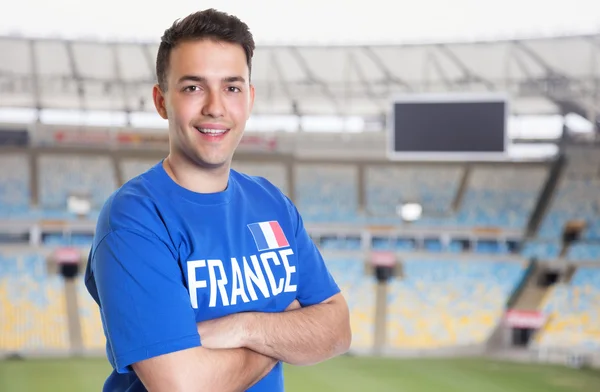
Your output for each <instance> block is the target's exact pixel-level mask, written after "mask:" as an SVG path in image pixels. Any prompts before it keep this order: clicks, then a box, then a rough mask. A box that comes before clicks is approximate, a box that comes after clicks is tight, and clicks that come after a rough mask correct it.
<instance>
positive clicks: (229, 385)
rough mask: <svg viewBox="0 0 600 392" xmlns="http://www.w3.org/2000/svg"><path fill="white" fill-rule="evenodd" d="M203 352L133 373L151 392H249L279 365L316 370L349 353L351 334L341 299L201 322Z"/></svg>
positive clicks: (166, 358)
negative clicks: (309, 367) (330, 359)
mask: <svg viewBox="0 0 600 392" xmlns="http://www.w3.org/2000/svg"><path fill="white" fill-rule="evenodd" d="M198 332H199V334H200V336H201V339H202V347H196V348H192V349H186V350H181V351H177V352H173V353H170V354H165V355H160V356H157V357H154V358H150V359H146V360H143V361H140V362H138V363H136V364H134V365H133V369H134V370H135V372H136V374H137V375H138V377H139V378H140V380H141V381H142V382H143V383H144V385H145V386H146V389H148V390H149V391H152V392H154V391H157V392H162V391H173V392H179V391H192V390H193V391H215V390H218V391H223V392H227V391H232V392H233V391H245V390H246V389H248V388H250V387H251V386H252V385H254V384H256V383H257V382H258V381H260V380H261V379H262V378H263V377H264V376H265V375H267V374H268V373H269V372H270V371H271V369H273V367H274V366H275V364H276V363H277V362H278V361H283V362H286V363H289V364H292V365H311V364H315V363H318V362H322V361H324V360H327V359H329V358H332V357H335V356H337V355H340V354H342V353H344V352H346V351H347V350H348V348H349V346H350V341H351V331H350V324H349V314H348V307H347V304H346V301H345V299H344V297H343V296H342V295H341V294H336V295H334V296H332V297H331V298H329V299H327V300H325V301H323V302H321V303H319V304H316V305H312V306H307V307H304V308H301V307H300V305H299V303H298V302H297V301H294V302H293V303H292V304H291V305H290V306H289V307H288V308H287V309H286V311H285V312H282V313H260V312H248V313H237V314H232V315H229V316H226V317H222V318H219V319H215V320H209V321H204V322H201V323H198Z"/></svg>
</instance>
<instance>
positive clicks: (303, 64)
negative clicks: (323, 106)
mask: <svg viewBox="0 0 600 392" xmlns="http://www.w3.org/2000/svg"><path fill="white" fill-rule="evenodd" d="M288 49H289V50H290V52H291V53H292V56H294V58H295V59H296V61H297V62H298V64H299V65H300V68H302V70H303V71H304V73H305V74H306V77H307V79H308V81H309V82H310V83H312V84H316V85H319V86H320V87H321V91H322V92H323V95H325V96H326V97H327V98H328V99H329V100H330V101H331V102H332V103H333V106H334V107H335V110H336V111H337V114H340V113H341V108H340V104H339V102H338V100H337V98H336V96H335V95H334V94H333V93H332V92H331V90H330V89H329V86H327V84H326V83H325V82H323V81H322V80H319V79H318V78H317V77H316V76H315V74H314V73H313V71H312V70H311V69H310V67H309V66H308V63H307V61H306V59H305V58H304V57H303V56H302V54H301V53H300V51H299V50H298V48H296V47H293V46H291V47H289V48H288Z"/></svg>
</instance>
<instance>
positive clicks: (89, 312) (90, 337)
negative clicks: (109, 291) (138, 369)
mask: <svg viewBox="0 0 600 392" xmlns="http://www.w3.org/2000/svg"><path fill="white" fill-rule="evenodd" d="M77 298H78V307H79V309H78V310H79V321H80V323H81V334H82V339H83V347H84V348H85V349H86V350H102V349H104V348H105V345H106V339H105V337H104V330H103V328H102V322H101V320H100V313H99V312H98V305H97V304H96V302H94V300H93V299H92V297H90V295H89V293H88V292H87V290H86V288H85V285H84V282H83V280H81V279H80V280H78V281H77Z"/></svg>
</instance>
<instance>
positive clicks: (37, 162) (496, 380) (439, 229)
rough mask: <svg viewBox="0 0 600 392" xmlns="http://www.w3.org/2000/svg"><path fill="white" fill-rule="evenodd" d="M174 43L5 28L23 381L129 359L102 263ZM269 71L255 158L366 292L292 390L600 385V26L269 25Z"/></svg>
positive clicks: (0, 182) (262, 75)
mask: <svg viewBox="0 0 600 392" xmlns="http://www.w3.org/2000/svg"><path fill="white" fill-rule="evenodd" d="M157 49H158V44H157V43H156V42H143V43H140V42H117V41H115V42H105V41H100V40H98V41H93V40H84V39H80V40H76V39H54V38H43V39H42V38H31V37H13V36H0V53H2V54H3V55H2V57H0V111H1V112H2V118H3V120H2V122H1V123H0V168H1V170H0V391H2V392H16V391H38V390H45V391H50V392H53V391H82V390H86V391H88V390H101V386H102V383H103V382H104V380H105V378H106V376H107V375H108V374H109V371H110V367H109V364H108V362H107V361H106V353H105V344H106V340H105V337H104V333H103V329H102V324H101V320H100V315H99V312H98V308H97V305H96V304H95V302H94V301H93V299H92V298H91V297H90V296H89V294H88V293H87V291H86V289H85V286H84V282H83V279H82V273H83V271H84V269H85V264H86V262H87V256H88V251H89V247H90V244H91V241H92V238H93V235H94V230H95V225H96V218H97V216H98V211H99V209H100V208H101V207H102V205H103V203H104V202H105V200H106V199H107V197H108V196H109V195H110V194H111V193H113V192H114V191H115V190H116V189H118V188H119V187H120V186H121V185H122V184H124V183H125V182H127V181H128V180H130V179H132V178H134V177H136V176H137V175H139V174H141V173H142V172H144V171H145V170H147V169H148V168H149V167H150V166H151V165H153V164H155V163H156V162H158V161H159V160H161V159H163V158H164V157H165V156H166V154H167V152H168V135H167V132H166V128H165V126H166V123H164V122H161V121H159V120H157V116H156V114H155V112H154V106H153V102H152V97H151V90H152V86H153V85H154V83H155V74H154V61H155V59H156V52H157ZM252 80H253V83H254V84H255V85H256V89H257V98H256V103H255V106H254V110H253V116H252V118H251V119H250V121H249V123H248V128H247V131H246V134H245V136H244V138H243V139H242V142H241V143H240V147H239V149H238V151H237V152H236V155H235V157H234V161H233V168H234V169H236V170H239V171H241V172H244V173H248V174H251V175H257V176H262V177H265V178H267V179H269V180H270V181H271V182H272V183H274V184H275V185H277V186H278V187H279V188H280V189H281V190H282V191H283V192H284V193H285V194H286V195H288V196H289V197H290V199H291V200H293V201H294V203H295V204H296V205H297V207H298V209H299V211H300V212H301V214H302V217H303V219H304V222H305V224H306V227H307V229H308V231H309V233H310V235H311V237H312V238H313V240H314V241H315V243H316V244H317V245H318V246H319V248H320V250H321V252H322V253H323V255H324V257H325V260H326V262H327V265H328V267H329V269H330V271H331V273H332V274H333V276H334V277H335V278H336V280H337V282H338V283H339V285H340V287H341V288H342V291H343V293H344V295H345V297H346V299H347V301H348V304H349V307H350V312H351V325H352V332H353V339H352V345H351V349H350V351H349V353H348V354H347V355H345V356H343V357H340V358H336V359H333V360H331V361H327V362H325V363H323V364H319V365H316V366H311V367H305V368H294V367H291V366H288V367H287V368H286V383H287V384H286V385H287V387H288V389H289V390H290V391H292V392H294V391H306V390H312V391H315V392H317V391H354V390H356V391H358V390H361V391H362V390H364V389H365V388H368V387H371V388H374V390H377V391H392V390H393V391H424V392H429V391H437V390H445V391H457V392H459V391H460V392H470V391H478V390H490V391H498V392H502V391H516V392H521V391H539V390H543V391H582V392H591V391H597V390H598V385H600V373H599V372H598V371H597V368H598V367H600V305H599V304H600V196H599V195H600V35H593V34H591V35H561V36H552V37H542V38H523V39H510V40H490V41H479V42H434V43H412V44H398V45H392V44H386V45H313V46H310V45H262V46H261V45H259V46H258V47H257V49H256V53H255V57H254V63H253V76H252ZM258 92H260V93H258ZM414 113H417V115H412V114H414ZM8 114H10V115H8ZM434 120H435V121H434Z"/></svg>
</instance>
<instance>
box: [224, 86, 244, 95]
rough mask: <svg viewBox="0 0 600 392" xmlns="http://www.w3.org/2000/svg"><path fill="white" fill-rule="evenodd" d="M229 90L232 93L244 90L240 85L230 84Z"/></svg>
mask: <svg viewBox="0 0 600 392" xmlns="http://www.w3.org/2000/svg"><path fill="white" fill-rule="evenodd" d="M227 91H229V92H231V93H239V92H241V91H242V90H241V89H240V88H239V87H235V86H229V87H227Z"/></svg>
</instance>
